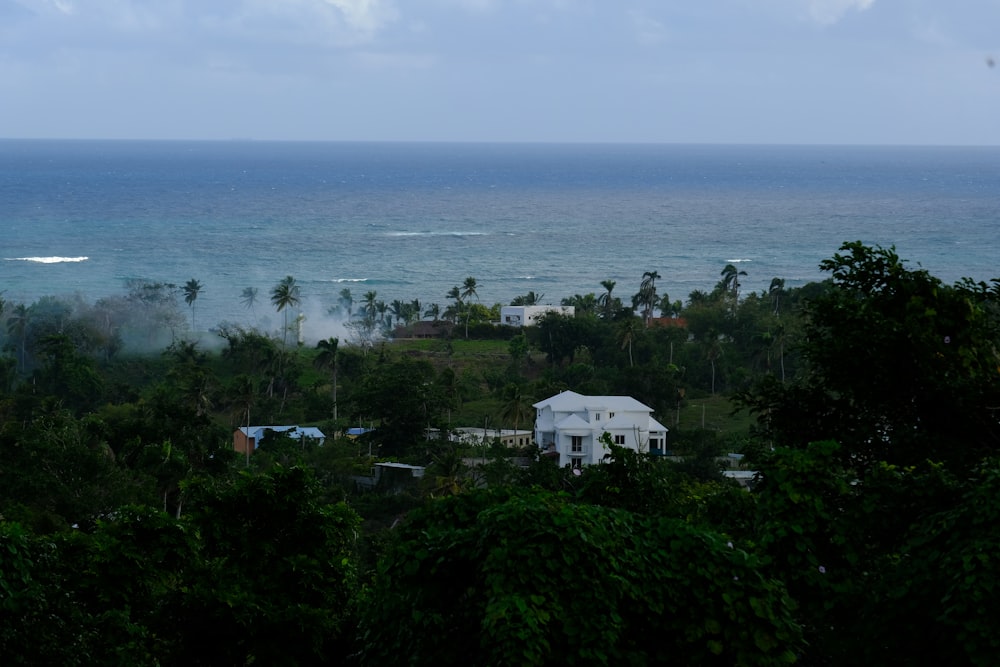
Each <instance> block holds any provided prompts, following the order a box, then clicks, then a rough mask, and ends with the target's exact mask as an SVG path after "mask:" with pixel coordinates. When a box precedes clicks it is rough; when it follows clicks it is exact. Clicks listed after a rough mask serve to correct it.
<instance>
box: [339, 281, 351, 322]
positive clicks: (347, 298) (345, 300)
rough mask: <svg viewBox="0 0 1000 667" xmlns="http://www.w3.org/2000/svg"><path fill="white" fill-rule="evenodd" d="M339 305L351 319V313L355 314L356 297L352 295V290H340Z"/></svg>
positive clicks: (346, 288)
mask: <svg viewBox="0 0 1000 667" xmlns="http://www.w3.org/2000/svg"><path fill="white" fill-rule="evenodd" d="M337 303H339V304H340V307H341V308H343V309H344V312H345V313H347V317H348V318H350V317H351V313H352V312H354V297H353V296H352V295H351V290H350V288H348V287H345V288H344V289H342V290H340V296H339V297H338V298H337Z"/></svg>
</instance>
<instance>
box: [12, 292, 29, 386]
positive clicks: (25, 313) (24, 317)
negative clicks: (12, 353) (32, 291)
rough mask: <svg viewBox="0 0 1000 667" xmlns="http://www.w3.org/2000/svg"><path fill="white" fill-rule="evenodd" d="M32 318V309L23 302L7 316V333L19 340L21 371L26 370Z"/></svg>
mask: <svg viewBox="0 0 1000 667" xmlns="http://www.w3.org/2000/svg"><path fill="white" fill-rule="evenodd" d="M30 320H31V311H30V310H29V309H28V307H27V306H25V305H24V304H23V303H19V304H17V305H16V306H14V309H13V310H12V311H11V314H10V316H8V317H7V333H9V334H10V335H12V336H15V337H16V338H17V340H18V343H19V345H18V347H19V354H18V356H19V361H20V365H21V372H22V373H23V372H24V365H25V360H24V357H25V347H26V342H27V338H28V323H29V322H30Z"/></svg>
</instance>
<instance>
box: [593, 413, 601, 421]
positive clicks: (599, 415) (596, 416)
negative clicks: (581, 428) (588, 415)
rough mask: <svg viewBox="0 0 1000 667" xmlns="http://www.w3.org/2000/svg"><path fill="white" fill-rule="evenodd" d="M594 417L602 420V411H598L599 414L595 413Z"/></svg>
mask: <svg viewBox="0 0 1000 667" xmlns="http://www.w3.org/2000/svg"><path fill="white" fill-rule="evenodd" d="M594 419H595V420H596V421H601V413H600V412H598V413H597V414H595V415H594Z"/></svg>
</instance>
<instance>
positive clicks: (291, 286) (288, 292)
mask: <svg viewBox="0 0 1000 667" xmlns="http://www.w3.org/2000/svg"><path fill="white" fill-rule="evenodd" d="M300 302H301V292H300V290H299V286H298V284H297V283H296V282H295V278H293V277H292V276H285V277H284V279H282V281H281V282H280V283H278V284H277V285H275V286H274V289H272V290H271V305H273V306H274V307H275V308H276V309H277V310H278V312H279V313H284V315H285V325H284V327H283V329H282V337H281V344H282V347H287V346H288V308H289V307H292V306H297V305H299V303H300Z"/></svg>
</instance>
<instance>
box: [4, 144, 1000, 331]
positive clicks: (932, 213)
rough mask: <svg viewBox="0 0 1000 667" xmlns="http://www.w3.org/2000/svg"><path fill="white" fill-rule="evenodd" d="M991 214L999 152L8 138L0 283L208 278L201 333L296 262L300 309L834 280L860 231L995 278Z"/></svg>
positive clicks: (10, 286) (263, 302) (104, 287)
mask: <svg viewBox="0 0 1000 667" xmlns="http://www.w3.org/2000/svg"><path fill="white" fill-rule="evenodd" d="M998 221H1000V147H988V148H987V147H951V148H947V147H863V146H847V147H833V146H723V145H604V144H438V143H349V142H344V143H292V142H287V143H286V142H254V141H228V142H181V141H171V142H145V141H56V140H51V141H44V140H2V141H0V232H2V233H0V290H2V296H3V298H5V299H6V300H7V301H8V302H26V303H30V302H32V301H33V300H35V299H37V298H39V297H41V296H45V295H72V294H77V295H80V296H81V297H82V298H84V299H85V300H88V301H93V300H96V299H98V298H100V297H103V296H109V295H117V294H124V293H125V284H126V282H127V281H128V280H130V279H135V278H141V279H146V280H151V281H160V282H171V283H176V284H178V285H182V284H183V283H185V282H186V281H188V280H190V279H192V278H194V279H197V280H198V281H200V282H201V283H202V284H203V285H204V289H203V291H202V292H201V294H200V295H199V297H198V300H197V302H196V306H197V309H198V321H199V322H200V323H203V326H205V327H208V326H212V325H214V324H215V323H218V322H219V321H223V320H227V321H235V322H244V323H250V322H251V318H250V316H249V313H248V311H247V309H246V308H244V306H243V305H242V304H241V301H240V295H241V293H242V291H243V290H244V289H245V288H246V287H256V288H257V289H258V290H259V295H260V296H259V298H260V302H259V304H258V305H257V307H256V309H255V311H256V313H258V314H267V313H268V312H270V317H271V321H270V322H271V324H274V323H276V322H278V321H279V320H278V318H277V317H276V316H275V313H274V312H273V309H272V308H271V306H270V304H269V303H268V294H269V292H270V290H271V289H272V288H273V287H274V285H276V284H277V283H278V281H280V280H281V279H282V278H283V277H285V276H286V275H291V276H293V277H295V279H296V280H297V282H298V283H299V285H300V286H301V289H302V297H303V310H304V311H305V312H306V313H307V314H308V313H322V312H324V311H325V310H326V309H327V308H328V307H329V306H332V305H334V304H335V303H336V301H337V297H338V294H339V292H340V291H341V290H342V289H344V288H349V289H350V290H351V292H352V294H353V295H354V298H355V300H356V301H360V300H361V297H362V296H363V295H364V294H365V293H366V292H368V291H375V292H377V295H378V299H380V300H382V301H385V302H387V303H388V302H391V301H392V300H394V299H400V300H404V301H411V300H413V299H419V300H420V302H421V303H422V304H423V305H424V306H425V307H426V306H428V305H430V304H431V303H438V304H440V305H441V307H442V308H444V307H445V306H446V305H447V304H448V299H447V298H446V296H445V295H446V293H447V292H448V290H449V289H450V288H451V287H452V286H455V285H461V284H462V282H463V281H464V280H465V278H466V277H467V276H473V277H475V278H476V280H477V283H478V294H479V299H480V300H481V301H482V302H483V303H485V304H493V303H498V302H499V303H508V302H509V301H510V300H511V299H512V298H514V297H515V296H518V295H520V294H525V293H527V292H528V291H534V292H535V293H537V294H542V295H544V298H543V302H545V303H559V301H560V300H561V299H563V298H564V297H569V296H572V295H574V294H586V293H588V292H594V293H596V294H600V293H601V291H603V288H602V287H601V284H600V283H601V281H602V280H606V279H611V280H615V281H617V286H616V288H615V293H616V294H617V295H618V296H620V297H622V298H623V299H625V300H627V299H628V298H629V297H630V296H631V295H632V294H633V293H635V292H636V291H638V286H639V282H640V280H641V279H642V274H643V272H644V271H653V270H655V271H657V272H658V273H659V274H660V276H661V278H660V280H659V281H658V282H657V286H658V288H659V290H660V293H661V294H663V293H667V294H669V295H670V297H671V298H672V299H674V300H677V299H680V300H686V299H687V295H688V294H689V293H690V292H691V291H692V290H695V289H701V290H710V289H712V287H713V286H714V285H715V284H716V282H718V280H719V279H720V272H721V271H722V268H723V267H724V266H725V265H726V264H728V263H733V264H736V265H738V268H740V269H741V270H744V271H746V273H747V275H746V277H745V278H744V280H743V283H742V284H743V289H744V291H746V290H754V291H757V290H764V289H766V288H767V287H768V285H769V284H770V282H771V279H772V278H775V277H779V278H783V279H785V281H786V286H788V287H793V286H799V285H803V284H805V283H807V282H810V281H814V280H820V279H822V278H823V277H824V275H823V274H822V273H821V272H820V271H819V268H818V265H819V263H820V261H821V260H823V259H825V258H828V257H830V256H832V255H833V254H834V253H835V252H836V251H837V249H838V248H839V247H840V245H841V244H842V243H843V242H844V241H853V240H861V241H863V242H865V243H868V244H879V245H883V246H890V245H895V246H896V248H897V251H898V253H899V254H900V256H901V257H903V258H905V259H907V260H909V262H910V264H911V265H912V266H913V267H918V266H919V267H922V268H925V269H927V270H929V271H930V272H931V273H932V274H934V275H936V276H937V277H939V278H941V279H943V280H945V281H946V282H949V283H950V282H954V281H956V280H958V279H960V278H962V277H966V276H968V277H972V278H974V279H976V280H987V281H988V280H989V279H991V278H994V277H997V276H1000V268H998V260H1000V233H998V232H997V226H998V225H997V223H998ZM182 305H183V304H182ZM307 322H308V320H307ZM307 326H308V324H307Z"/></svg>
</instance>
